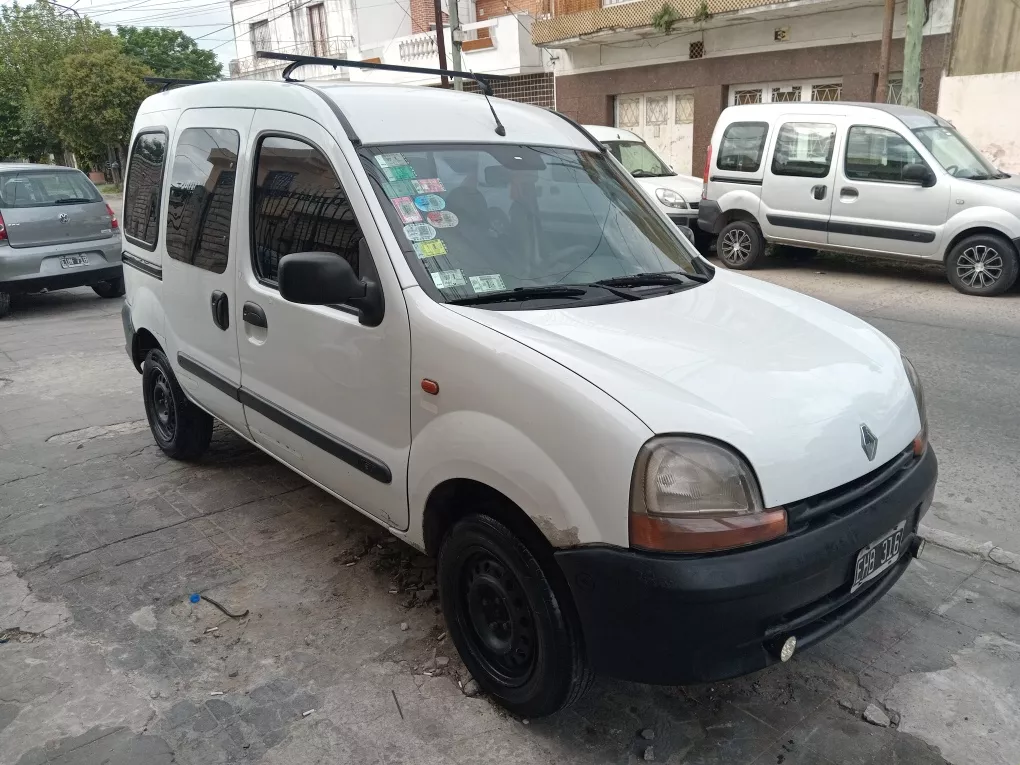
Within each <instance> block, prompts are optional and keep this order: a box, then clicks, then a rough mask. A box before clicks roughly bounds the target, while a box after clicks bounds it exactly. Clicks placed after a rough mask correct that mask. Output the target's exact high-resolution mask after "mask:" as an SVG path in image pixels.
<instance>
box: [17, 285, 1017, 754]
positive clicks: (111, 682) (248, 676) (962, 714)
mask: <svg viewBox="0 0 1020 765" xmlns="http://www.w3.org/2000/svg"><path fill="white" fill-rule="evenodd" d="M26 301H27V302H26V303H25V304H24V305H22V306H21V307H20V309H19V310H18V312H16V313H15V314H14V316H13V317H12V318H13V321H9V322H8V321H6V320H5V321H4V322H2V323H0V641H5V642H0V763H5V764H7V763H10V765H35V764H36V763H60V765H72V764H73V765H86V763H88V764H89V765H91V764H92V763H99V762H106V763H109V765H128V763H130V764H131V765H135V764H136V763H141V762H144V763H146V765H163V764H164V763H171V762H174V763H178V764H186V765H192V764H194V765H199V764H201V765H207V764H209V763H228V762H260V763H281V764H283V763H286V764H287V765H294V764H295V763H318V762H323V763H325V762H329V763H348V762H349V763H358V764H359V765H362V764H364V763H407V764H410V763H415V764H418V763H420V764H422V765H430V764H431V763H482V762H501V763H503V762H505V763H552V762H555V763H628V762H641V761H646V760H648V759H652V758H653V759H654V761H657V762H670V763H692V764H693V763H720V764H721V765H722V764H724V765H743V764H744V763H770V764H771V763H775V765H795V764H797V763H826V762H834V763H861V764H865V763H875V764H876V765H879V764H880V765H889V764H890V763H912V764H914V763H917V764H920V763H943V762H951V763H954V764H955V765H962V764H963V763H975V764H976V765H977V764H980V765H1016V763H1017V762H1018V760H1020V574H1017V573H1015V572H1012V571H1010V570H1009V569H1007V568H1005V567H1002V566H998V565H996V564H994V563H992V562H989V561H985V560H982V559H980V558H975V557H969V556H965V555H960V554H956V553H952V552H948V551H946V550H944V549H940V548H937V547H935V546H932V545H929V546H928V547H927V549H926V551H925V554H924V556H923V557H922V559H920V560H919V561H916V562H915V564H914V565H913V566H912V567H911V570H910V571H909V572H908V573H907V575H906V576H904V577H903V579H902V580H901V581H900V582H899V583H898V584H897V585H896V587H895V588H894V589H893V590H892V592H891V593H890V594H889V595H888V596H887V597H886V598H885V599H884V600H883V601H881V602H880V603H879V604H878V605H877V606H876V607H875V608H874V609H872V610H871V611H870V612H869V613H867V614H866V615H865V616H864V617H862V618H861V619H860V620H858V621H857V622H855V623H854V624H853V625H852V626H851V627H850V628H848V629H847V630H845V631H843V632H842V633H840V634H838V635H837V636H835V637H833V638H832V639H830V640H829V641H827V642H825V643H823V644H821V645H819V646H817V647H815V648H813V649H809V650H807V651H804V652H803V653H802V654H800V655H798V656H797V657H795V659H794V660H793V661H792V662H791V663H790V664H788V665H784V666H779V667H774V668H772V669H770V670H767V671H765V672H761V673H759V674H757V675H754V676H751V677H747V678H742V679H739V680H735V681H731V682H726V683H718V684H715V685H712V686H700V687H686V688H676V687H648V686H639V685H633V684H628V683H622V682H616V681H612V680H606V679H600V680H598V681H596V684H595V686H594V688H593V689H592V692H591V693H590V694H589V695H588V696H587V697H586V698H585V699H584V700H583V701H582V702H581V703H580V704H578V705H577V706H576V707H574V708H572V709H570V710H569V711H567V712H564V713H562V714H560V715H557V716H555V717H553V718H550V719H547V720H540V721H530V722H529V721H522V720H516V719H513V718H511V717H510V716H508V715H507V714H506V713H504V712H503V711H501V710H500V709H499V708H497V707H495V706H493V705H491V704H490V703H489V702H488V701H487V700H485V699H484V698H471V697H468V696H466V695H464V694H463V693H462V692H461V690H460V687H459V684H460V683H461V682H462V681H464V680H466V679H467V678H466V675H465V673H464V668H463V666H462V665H461V664H460V662H459V660H458V659H457V656H456V652H455V651H454V650H453V647H452V645H450V642H449V640H448V639H447V638H446V637H445V629H444V626H443V623H442V619H441V617H440V616H439V614H438V608H437V605H436V603H435V595H434V590H433V588H432V584H431V567H430V563H431V562H430V561H429V560H428V559H423V558H422V557H421V556H419V555H418V554H417V553H415V552H414V551H413V550H411V549H410V548H407V547H405V546H404V545H402V544H401V543H399V542H396V541H394V540H391V539H389V538H388V537H387V535H386V534H385V532H383V531H382V530H380V529H379V528H378V527H376V526H375V525H374V524H372V523H370V522H368V521H366V520H364V519H362V518H361V517H360V516H359V515H357V514H356V513H354V512H353V511H350V510H349V509H347V508H345V507H344V506H343V505H341V504H340V503H338V502H336V501H335V500H333V499H331V498H330V497H328V496H327V495H325V494H324V493H322V492H321V491H319V490H318V489H316V488H315V487H313V486H310V485H309V484H307V483H306V482H305V481H303V480H302V479H301V478H299V477H297V476H296V475H294V474H293V473H291V472H290V471H288V470H287V469H285V468H283V467H281V466H279V465H277V464H276V463H275V462H273V461H271V460H269V459H268V458H266V457H265V456H264V455H262V454H261V453H259V452H257V451H256V450H254V449H252V448H251V447H249V446H248V445H247V444H245V443H244V442H243V441H242V440H241V439H239V438H238V437H237V436H235V435H233V434H232V433H231V432H229V431H227V430H225V429H222V428H218V429H217V431H216V433H215V434H214V441H213V449H212V450H211V452H210V453H209V455H208V457H207V458H206V459H204V460H203V461H201V462H200V463H198V464H194V465H186V464H182V463H177V462H173V461H171V460H168V459H166V458H165V457H164V456H163V455H162V453H161V452H160V451H159V450H158V449H157V448H156V447H155V445H154V444H153V441H152V437H151V435H150V434H149V432H148V428H147V426H146V424H145V422H144V415H143V412H142V406H141V393H140V377H139V375H138V374H137V373H136V372H135V371H134V369H133V368H132V367H131V365H130V363H129V362H128V360H127V358H126V356H125V354H124V350H123V335H122V332H121V327H120V320H119V316H118V312H119V306H117V305H116V304H115V303H111V302H109V301H102V300H99V299H96V298H95V296H94V295H93V294H92V293H91V291H87V292H86V291H83V290H76V291H70V292H65V293H53V294H51V295H44V296H39V297H32V298H27V299H26ZM194 592H201V593H204V594H207V595H209V596H211V597H212V598H214V599H215V600H217V601H219V602H220V603H221V604H223V605H224V606H225V607H226V608H227V609H228V610H232V611H234V612H238V613H240V612H244V611H246V610H247V611H249V613H248V615H247V616H246V617H244V618H241V619H234V618H230V617H228V616H226V615H224V614H223V613H221V612H220V611H219V610H217V609H216V608H214V607H213V606H212V605H210V604H209V603H207V602H205V601H202V602H200V603H198V604H192V603H190V602H189V600H188V595H189V594H190V593H194ZM696 628H697V625H691V629H696ZM869 705H873V707H874V709H873V710H872V715H874V713H875V712H876V711H877V712H878V716H877V718H881V717H882V716H886V717H888V718H889V719H890V723H889V725H888V727H881V726H878V725H874V724H871V723H869V722H866V721H865V720H864V719H862V716H863V714H864V711H865V709H866V708H867V707H868V706H869ZM305 713H309V714H307V715H306V714H305ZM879 721H881V719H879ZM643 731H647V734H646V735H647V736H650V737H646V736H642V735H641V733H642V732H643Z"/></svg>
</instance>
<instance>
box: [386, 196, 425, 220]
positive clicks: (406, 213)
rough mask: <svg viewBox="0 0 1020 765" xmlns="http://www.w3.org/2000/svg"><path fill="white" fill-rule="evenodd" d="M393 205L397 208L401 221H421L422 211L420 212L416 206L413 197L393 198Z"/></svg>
mask: <svg viewBox="0 0 1020 765" xmlns="http://www.w3.org/2000/svg"><path fill="white" fill-rule="evenodd" d="M390 201H391V202H393V206H394V207H396V208H397V215H398V216H399V217H400V222H401V223H420V222H421V213H420V212H418V208H417V207H415V206H414V202H412V201H411V197H399V198H397V199H391V200H390Z"/></svg>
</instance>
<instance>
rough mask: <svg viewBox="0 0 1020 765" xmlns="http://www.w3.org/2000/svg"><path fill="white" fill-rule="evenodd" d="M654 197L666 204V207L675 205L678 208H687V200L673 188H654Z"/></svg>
mask: <svg viewBox="0 0 1020 765" xmlns="http://www.w3.org/2000/svg"><path fill="white" fill-rule="evenodd" d="M655 198H656V199H658V200H659V201H660V202H662V203H663V204H664V205H666V207H675V208H677V209H679V210H686V209H687V200H686V199H684V198H683V197H682V196H680V195H679V194H677V193H676V192H675V191H673V189H656V190H655Z"/></svg>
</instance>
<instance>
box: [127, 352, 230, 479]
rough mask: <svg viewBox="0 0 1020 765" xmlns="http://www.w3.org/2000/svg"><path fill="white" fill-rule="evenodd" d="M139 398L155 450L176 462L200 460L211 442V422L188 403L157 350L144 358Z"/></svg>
mask: <svg viewBox="0 0 1020 765" xmlns="http://www.w3.org/2000/svg"><path fill="white" fill-rule="evenodd" d="M142 396H143V398H144V400H145V416H146V417H147V418H148V420H149V429H150V430H151V431H152V437H153V438H155V439H156V444H157V445H158V446H159V448H160V449H162V450H163V451H164V452H165V453H166V454H167V455H168V456H170V457H173V458H174V459H178V460H193V459H198V458H199V457H200V456H202V453H203V452H204V451H205V450H206V449H207V448H208V447H209V441H210V440H212V427H213V418H212V417H210V416H209V415H208V414H207V413H206V412H203V411H202V410H201V409H199V408H198V407H197V406H195V405H194V404H192V403H191V402H190V401H188V399H187V397H186V396H185V395H184V391H183V390H181V386H180V384H179V383H178V382H177V378H176V377H175V376H174V371H173V369H172V368H171V367H170V361H169V360H168V359H167V357H166V355H165V354H164V353H163V351H161V350H160V349H159V348H154V349H152V350H151V351H149V355H148V356H146V357H145V364H144V365H143V367H142Z"/></svg>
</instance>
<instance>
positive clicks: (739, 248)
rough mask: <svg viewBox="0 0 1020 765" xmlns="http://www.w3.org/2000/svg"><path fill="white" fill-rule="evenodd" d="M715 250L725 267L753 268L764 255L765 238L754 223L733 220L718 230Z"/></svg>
mask: <svg viewBox="0 0 1020 765" xmlns="http://www.w3.org/2000/svg"><path fill="white" fill-rule="evenodd" d="M715 252H716V255H718V256H719V259H720V260H721V261H722V262H723V263H724V264H725V265H726V267H727V268H735V269H737V270H741V271H742V270H745V269H748V268H754V267H755V266H756V265H757V264H758V262H759V261H760V260H761V259H762V257H763V256H764V255H765V238H764V237H763V236H762V235H761V231H759V230H758V227H757V226H756V225H755V224H753V223H750V222H748V221H746V220H735V221H733V222H731V223H727V224H726V225H725V226H724V227H723V230H722V231H720V232H719V239H718V240H717V241H716V244H715Z"/></svg>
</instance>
